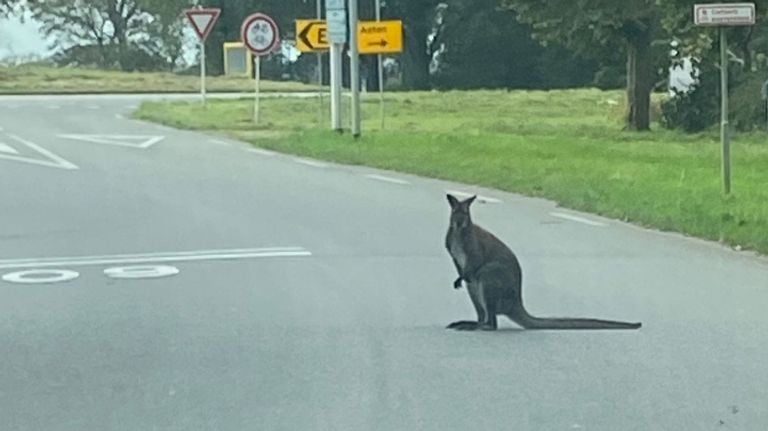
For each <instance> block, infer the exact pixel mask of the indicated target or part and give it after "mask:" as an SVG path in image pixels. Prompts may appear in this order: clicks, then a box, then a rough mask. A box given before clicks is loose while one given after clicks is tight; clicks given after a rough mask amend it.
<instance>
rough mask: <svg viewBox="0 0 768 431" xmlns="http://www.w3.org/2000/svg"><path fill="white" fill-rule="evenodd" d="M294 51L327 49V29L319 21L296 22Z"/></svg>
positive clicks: (321, 21)
mask: <svg viewBox="0 0 768 431" xmlns="http://www.w3.org/2000/svg"><path fill="white" fill-rule="evenodd" d="M296 49H298V50H299V51H301V52H315V51H325V50H327V49H328V27H327V26H326V24H325V21H324V20H321V19H297V20H296Z"/></svg>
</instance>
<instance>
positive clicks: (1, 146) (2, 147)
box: [0, 142, 19, 154]
mask: <svg viewBox="0 0 768 431" xmlns="http://www.w3.org/2000/svg"><path fill="white" fill-rule="evenodd" d="M0 152H1V153H11V154H19V152H18V151H16V149H15V148H13V147H11V146H10V145H8V144H5V143H3V142H0Z"/></svg>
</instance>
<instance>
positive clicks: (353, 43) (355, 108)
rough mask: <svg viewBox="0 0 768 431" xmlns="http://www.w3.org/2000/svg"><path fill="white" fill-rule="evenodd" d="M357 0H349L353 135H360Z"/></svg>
mask: <svg viewBox="0 0 768 431" xmlns="http://www.w3.org/2000/svg"><path fill="white" fill-rule="evenodd" d="M357 40H358V35H357V0H349V57H350V58H349V89H350V92H351V93H352V109H351V114H352V115H351V116H352V118H351V122H352V136H354V137H355V138H358V137H360V51H359V49H360V47H359V46H358V43H357Z"/></svg>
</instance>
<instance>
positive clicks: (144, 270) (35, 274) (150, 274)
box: [1, 265, 179, 284]
mask: <svg viewBox="0 0 768 431" xmlns="http://www.w3.org/2000/svg"><path fill="white" fill-rule="evenodd" d="M178 273H179V269H178V268H176V267H175V266H170V265H141V266H114V267H111V268H107V269H105V270H104V275H106V276H107V277H109V278H120V279H140V278H160V277H169V276H172V275H176V274H178ZM79 276H80V273H78V272H77V271H72V270H69V269H30V270H26V271H16V272H9V273H8V274H5V275H3V276H2V277H1V278H2V279H3V280H4V281H7V282H10V283H22V284H42V283H61V282H65V281H72V280H74V279H76V278H77V277H79Z"/></svg>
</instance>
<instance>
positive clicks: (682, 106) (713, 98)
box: [661, 64, 766, 132]
mask: <svg viewBox="0 0 768 431" xmlns="http://www.w3.org/2000/svg"><path fill="white" fill-rule="evenodd" d="M697 67H699V68H700V74H699V79H698V82H697V83H696V84H695V85H694V87H693V88H692V89H691V90H690V91H688V92H685V93H683V92H677V93H676V94H675V95H674V96H673V97H670V98H669V99H668V100H666V101H664V102H662V104H661V111H662V118H661V120H662V124H663V125H664V127H667V128H669V129H681V130H684V131H686V132H699V131H702V130H704V129H707V128H709V127H712V126H715V125H717V124H718V123H719V122H720V71H719V69H717V68H716V67H715V66H714V65H713V66H709V67H704V66H702V65H701V64H699V65H698V66H697ZM730 71H731V74H730V76H729V78H730V82H729V93H730V94H729V100H728V102H729V103H728V107H729V116H730V125H731V127H732V129H733V130H738V131H749V130H753V129H755V128H759V127H762V126H764V125H765V122H766V119H765V115H766V114H765V111H764V103H765V102H764V101H763V100H762V97H761V89H762V85H763V82H765V80H766V74H765V73H760V72H744V71H742V70H740V69H739V68H737V67H733V66H732V67H731V70H730Z"/></svg>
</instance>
